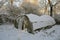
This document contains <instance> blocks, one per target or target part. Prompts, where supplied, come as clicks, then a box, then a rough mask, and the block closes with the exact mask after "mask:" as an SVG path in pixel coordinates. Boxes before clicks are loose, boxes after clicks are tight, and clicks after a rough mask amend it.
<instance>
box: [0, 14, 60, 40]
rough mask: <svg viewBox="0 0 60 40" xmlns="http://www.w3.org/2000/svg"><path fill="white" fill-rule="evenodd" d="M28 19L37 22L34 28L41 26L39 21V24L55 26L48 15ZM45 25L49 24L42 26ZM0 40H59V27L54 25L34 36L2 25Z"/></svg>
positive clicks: (8, 25)
mask: <svg viewBox="0 0 60 40" xmlns="http://www.w3.org/2000/svg"><path fill="white" fill-rule="evenodd" d="M32 16H33V17H32ZM30 17H31V18H32V19H33V20H35V19H34V18H37V19H36V20H35V21H37V23H36V25H35V26H39V25H41V24H40V21H43V22H41V23H44V21H45V22H51V23H52V24H55V21H54V20H53V18H51V17H50V16H48V15H47V16H46V15H43V16H37V15H33V14H31V16H30ZM44 17H45V18H46V19H45V18H44ZM40 18H41V20H40ZM32 19H30V20H31V21H32V22H35V21H33V20H32ZM38 20H39V21H38ZM33 24H34V23H33ZM45 24H49V23H44V25H45ZM42 26H43V25H42ZM0 40H60V25H55V26H53V27H52V28H50V29H46V30H41V31H40V32H38V33H35V34H30V33H28V32H27V31H25V30H20V29H16V28H15V27H14V25H13V24H3V25H0Z"/></svg>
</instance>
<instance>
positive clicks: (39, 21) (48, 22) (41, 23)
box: [27, 14, 56, 30]
mask: <svg viewBox="0 0 60 40" xmlns="http://www.w3.org/2000/svg"><path fill="white" fill-rule="evenodd" d="M27 16H28V17H29V19H30V21H31V22H32V23H33V28H34V30H35V29H38V28H41V27H46V26H52V25H54V24H55V23H56V22H55V20H54V18H52V17H50V16H49V15H42V16H37V15H34V14H28V15H27ZM34 22H35V23H34Z"/></svg>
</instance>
